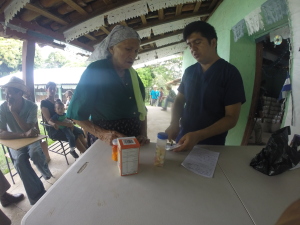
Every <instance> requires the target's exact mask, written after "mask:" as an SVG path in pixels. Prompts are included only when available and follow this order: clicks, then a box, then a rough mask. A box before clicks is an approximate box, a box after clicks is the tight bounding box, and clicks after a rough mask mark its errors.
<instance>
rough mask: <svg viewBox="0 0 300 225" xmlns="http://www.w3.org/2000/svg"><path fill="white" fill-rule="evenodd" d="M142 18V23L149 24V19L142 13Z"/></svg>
mask: <svg viewBox="0 0 300 225" xmlns="http://www.w3.org/2000/svg"><path fill="white" fill-rule="evenodd" d="M141 20H142V23H143V24H144V25H146V24H147V20H146V17H145V15H141Z"/></svg>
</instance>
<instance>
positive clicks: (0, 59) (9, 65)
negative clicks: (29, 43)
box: [0, 37, 22, 77]
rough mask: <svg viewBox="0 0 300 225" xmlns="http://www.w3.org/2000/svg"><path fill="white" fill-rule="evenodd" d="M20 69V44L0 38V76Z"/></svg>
mask: <svg viewBox="0 0 300 225" xmlns="http://www.w3.org/2000/svg"><path fill="white" fill-rule="evenodd" d="M21 69H22V42H21V41H16V40H14V39H7V38H2V37H0V76H1V77H3V76H5V75H7V74H9V73H11V72H15V71H20V70H21Z"/></svg>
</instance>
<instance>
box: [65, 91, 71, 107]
mask: <svg viewBox="0 0 300 225" xmlns="http://www.w3.org/2000/svg"><path fill="white" fill-rule="evenodd" d="M65 96H66V98H67V101H66V104H65V109H68V107H69V104H70V101H71V99H72V96H73V92H72V91H71V90H67V91H66V92H65Z"/></svg>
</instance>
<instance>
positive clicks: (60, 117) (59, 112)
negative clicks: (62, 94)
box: [50, 99, 79, 159]
mask: <svg viewBox="0 0 300 225" xmlns="http://www.w3.org/2000/svg"><path fill="white" fill-rule="evenodd" d="M54 107H55V112H56V114H54V115H53V116H52V117H51V119H50V120H51V122H53V123H56V122H57V121H60V122H65V123H69V124H71V125H72V126H71V127H67V126H58V128H59V129H60V130H61V131H62V132H64V134H65V135H66V137H67V139H68V141H69V145H70V154H71V155H72V156H73V157H74V158H75V159H76V158H78V157H79V156H78V154H77V153H76V151H75V146H76V140H75V135H74V134H73V132H72V131H73V129H74V125H73V123H72V121H71V120H69V119H67V116H66V113H65V107H64V103H62V101H61V100H60V99H56V100H55V106H54Z"/></svg>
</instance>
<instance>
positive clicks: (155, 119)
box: [0, 106, 171, 225]
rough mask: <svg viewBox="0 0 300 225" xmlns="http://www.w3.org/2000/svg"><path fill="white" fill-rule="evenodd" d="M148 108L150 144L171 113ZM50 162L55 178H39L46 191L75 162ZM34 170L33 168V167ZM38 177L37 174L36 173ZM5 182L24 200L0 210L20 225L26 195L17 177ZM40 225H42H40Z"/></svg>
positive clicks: (54, 157) (26, 207)
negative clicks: (23, 196) (23, 197)
mask: <svg viewBox="0 0 300 225" xmlns="http://www.w3.org/2000/svg"><path fill="white" fill-rule="evenodd" d="M147 108H148V137H149V138H150V140H151V141H152V142H156V134H157V133H158V132H162V131H164V130H165V129H166V128H167V127H168V125H169V124H170V119H171V113H170V109H169V108H168V111H161V108H160V107H152V106H149V107H147ZM50 157H51V161H50V162H49V168H50V170H51V172H52V174H53V176H54V177H55V178H51V179H50V180H47V181H46V180H44V179H43V178H41V180H42V182H43V184H44V186H45V189H46V190H48V189H49V188H51V186H52V185H53V184H54V183H55V181H57V180H58V179H59V178H60V177H61V175H62V174H63V173H64V172H65V171H66V170H67V169H68V168H69V167H70V165H71V164H73V163H74V162H75V160H74V158H73V157H72V156H70V155H68V160H69V163H70V165H69V166H68V165H67V163H66V160H65V158H64V157H63V156H61V155H58V154H55V153H52V152H50ZM33 168H35V166H33ZM37 174H38V175H39V172H37ZM6 178H7V180H8V181H9V182H10V183H11V188H10V189H9V190H8V192H9V193H23V194H25V199H24V200H23V201H21V202H19V203H18V204H13V205H10V206H8V207H6V208H3V207H2V206H1V205H0V209H1V210H2V211H3V212H4V213H5V214H6V215H7V216H8V217H9V218H10V219H11V221H12V225H20V224H21V220H22V218H23V216H24V215H25V214H26V212H28V211H29V210H30V208H31V205H30V204H29V201H28V199H27V197H26V193H25V190H24V187H23V183H22V182H21V180H20V178H19V176H18V175H16V176H14V179H15V183H16V184H13V183H12V181H11V178H10V176H9V174H6ZM40 225H42V224H40Z"/></svg>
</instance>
